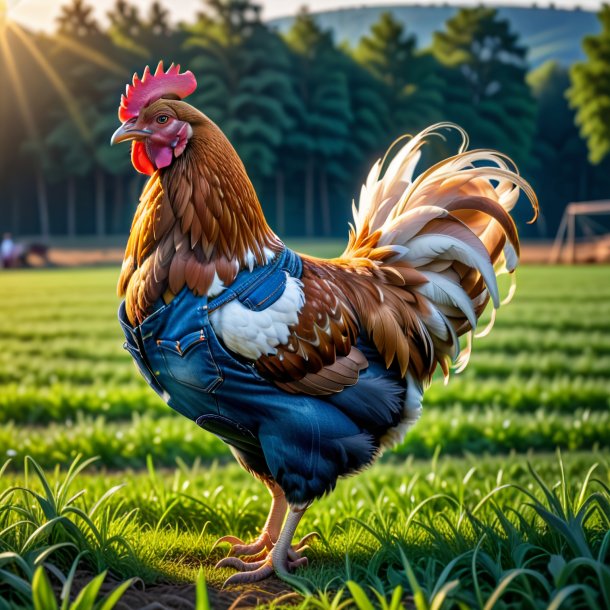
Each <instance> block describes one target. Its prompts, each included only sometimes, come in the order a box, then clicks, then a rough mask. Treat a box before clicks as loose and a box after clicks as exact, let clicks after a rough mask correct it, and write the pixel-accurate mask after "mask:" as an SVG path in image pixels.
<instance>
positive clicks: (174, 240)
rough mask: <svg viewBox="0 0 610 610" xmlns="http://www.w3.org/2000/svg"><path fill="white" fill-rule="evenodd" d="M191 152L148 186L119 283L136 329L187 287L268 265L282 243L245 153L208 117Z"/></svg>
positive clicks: (199, 290) (205, 287) (198, 126)
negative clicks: (239, 152)
mask: <svg viewBox="0 0 610 610" xmlns="http://www.w3.org/2000/svg"><path fill="white" fill-rule="evenodd" d="M191 110H192V112H193V113H196V115H194V117H193V137H192V138H191V140H190V142H189V145H188V147H187V150H186V151H185V152H184V154H183V155H181V156H180V157H179V158H178V159H175V160H174V162H173V164H172V165H171V166H170V167H169V168H168V169H166V170H163V171H161V172H159V171H157V172H155V173H154V174H153V175H152V176H151V178H150V179H149V181H148V183H147V184H146V186H145V187H144V190H143V192H142V196H141V198H140V204H139V206H138V209H137V210H136V214H135V217H134V220H133V223H132V227H131V233H130V236H129V240H128V243H127V247H126V250H125V259H124V262H123V268H122V271H121V277H120V279H119V284H118V292H119V295H120V296H123V295H125V298H126V309H127V315H128V317H129V320H130V322H131V323H132V324H134V325H135V324H139V323H141V322H142V320H143V319H144V318H145V317H146V316H147V315H148V314H149V313H150V312H151V309H152V307H153V306H154V304H155V302H156V301H157V300H158V299H160V298H162V297H163V298H165V299H171V298H172V296H174V295H176V294H178V292H180V290H182V288H183V287H184V286H188V287H189V288H190V289H191V290H193V292H195V294H198V295H204V294H207V293H208V291H209V290H210V288H211V287H212V285H213V284H214V282H215V281H219V282H223V283H224V284H225V285H229V284H230V283H231V282H232V281H233V280H234V278H235V276H236V275H237V273H238V272H239V270H240V269H243V268H244V267H249V266H251V265H253V264H264V263H265V262H266V257H267V256H268V255H272V254H273V253H274V252H277V251H278V250H279V249H280V248H281V247H282V244H281V242H280V241H279V240H278V238H277V237H276V236H275V235H274V234H273V232H272V231H271V229H270V228H269V226H268V225H267V223H266V221H265V218H264V216H263V213H262V210H261V207H260V204H259V202H258V199H257V197H256V193H255V192H254V188H253V187H252V184H251V183H250V180H249V179H248V176H247V174H246V171H245V169H244V167H243V164H242V163H241V161H240V160H239V157H238V156H237V153H236V152H235V150H234V149H233V147H232V146H231V145H230V144H229V142H228V140H227V139H226V138H225V136H224V135H223V134H222V132H221V131H220V130H219V129H218V128H217V127H216V126H215V125H214V124H213V123H212V122H211V121H209V120H208V119H207V118H205V117H204V116H203V115H201V114H200V113H198V112H197V111H195V110H194V109H191Z"/></svg>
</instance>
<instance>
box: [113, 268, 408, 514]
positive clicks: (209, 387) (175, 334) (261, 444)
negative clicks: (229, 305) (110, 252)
mask: <svg viewBox="0 0 610 610" xmlns="http://www.w3.org/2000/svg"><path fill="white" fill-rule="evenodd" d="M281 273H282V275H284V277H285V274H284V272H283V271H282V272H281ZM269 277H270V279H271V281H270V282H269V283H268V285H269V286H270V287H271V288H270V289H269V290H271V291H272V292H273V291H277V279H274V278H273V274H271V275H270V276H269ZM254 284H255V285H253V284H250V286H249V290H248V291H247V293H248V294H249V295H252V294H253V291H252V290H250V288H252V287H253V286H254V291H255V292H256V294H254V297H255V298H254V299H253V301H256V303H258V305H257V306H259V305H260V301H261V300H262V301H264V300H265V299H264V298H263V299H261V296H262V294H263V293H262V292H261V290H262V288H261V284H260V283H254ZM237 292H239V291H237ZM240 296H242V294H237V296H235V297H234V298H239V297H240ZM223 297H224V298H226V295H225V293H223V294H222V295H220V296H219V297H217V299H221V298H223ZM217 299H213V300H212V301H210V302H209V303H208V299H207V297H198V296H195V295H194V294H193V293H192V292H191V291H190V290H189V289H188V288H184V289H183V290H182V291H181V292H180V293H179V294H178V295H177V296H176V297H175V298H174V299H173V300H172V301H171V302H170V303H169V304H167V305H165V304H163V303H160V304H159V306H158V308H157V309H156V310H155V311H154V312H153V313H152V314H151V315H150V316H149V317H147V318H146V319H145V320H144V322H143V323H142V324H141V325H140V326H137V327H135V328H133V327H132V326H131V325H130V324H129V321H128V319H127V317H126V314H125V304H124V303H122V304H121V306H120V308H119V320H120V322H121V325H122V327H123V331H124V334H125V339H126V341H125V345H124V346H125V348H126V349H127V350H128V351H129V352H130V354H131V355H132V356H133V358H134V360H135V362H136V365H137V367H138V368H139V370H140V372H141V373H142V375H143V376H144V378H145V379H146V381H147V382H148V384H149V385H150V386H151V387H152V388H153V389H154V390H155V391H156V392H157V393H158V394H159V395H160V396H161V397H162V398H163V399H164V400H165V401H166V402H167V404H168V405H169V406H170V407H171V408H172V409H175V410H176V411H178V412H179V413H181V414H182V415H184V416H185V417H188V418H189V419H191V420H193V421H195V422H196V423H197V424H198V425H200V426H201V427H202V428H205V429H207V430H209V431H211V432H213V433H214V434H216V435H217V436H219V437H220V438H221V439H222V440H224V441H225V442H226V443H228V444H229V445H230V446H231V447H232V450H233V453H234V454H235V455H236V457H237V458H238V459H239V460H240V461H241V462H242V463H243V464H244V465H246V466H247V467H248V468H250V469H252V470H254V471H255V472H258V473H260V474H263V475H271V476H273V477H274V478H275V480H276V481H278V483H279V484H280V485H281V486H282V488H283V489H284V492H285V493H286V495H287V497H288V499H289V500H290V501H292V502H294V503H298V504H302V503H305V502H308V501H310V500H311V499H313V498H314V497H318V496H320V495H322V494H323V493H325V492H326V491H329V490H330V489H332V488H333V487H334V484H335V482H336V479H337V477H338V476H340V475H343V474H347V473H348V472H351V471H354V470H357V469H359V468H361V467H362V466H363V465H364V464H366V463H368V462H370V461H371V459H372V458H373V456H374V453H375V451H376V446H375V442H374V439H373V436H372V435H371V433H370V431H369V430H368V429H367V428H368V426H367V425H366V421H364V420H362V417H363V416H362V415H361V414H357V413H356V410H358V407H357V405H358V404H361V405H363V406H362V408H361V409H360V410H361V411H362V412H363V413H365V415H364V417H365V419H366V410H367V409H366V406H365V405H366V404H371V401H378V400H379V399H380V396H371V395H369V394H370V393H371V392H377V393H379V391H380V390H379V388H382V387H383V384H379V383H378V382H379V378H378V377H377V376H376V375H377V374H378V373H379V374H383V372H384V369H382V368H380V367H379V366H376V365H375V366H370V367H369V369H370V370H367V371H363V373H362V376H361V381H362V383H360V382H359V383H358V384H357V385H358V386H360V390H361V391H360V392H359V396H358V400H350V398H349V396H348V395H349V394H352V392H353V391H354V390H355V387H354V388H348V389H347V390H346V391H344V392H342V393H341V394H342V395H343V396H342V397H341V401H338V404H337V405H333V404H332V397H328V398H327V397H313V396H306V395H300V394H289V393H287V392H285V391H283V390H280V389H279V388H277V387H276V386H275V385H274V384H273V383H271V382H269V381H268V380H266V379H264V378H262V377H261V376H260V375H259V374H258V372H257V371H256V369H255V368H254V366H253V364H251V363H248V362H243V361H241V360H239V359H238V358H237V357H235V356H233V355H232V354H230V353H229V352H227V350H226V349H225V347H224V346H223V345H222V344H221V342H220V341H219V340H218V338H217V337H216V334H215V333H214V330H213V328H212V326H211V324H210V321H209V316H208V314H209V311H210V308H211V307H213V306H214V305H215V302H216V301H217ZM240 300H241V298H240ZM225 302H226V301H225ZM373 356H374V354H372V356H371V357H373ZM387 374H388V372H387V371H385V375H387ZM390 390H391V391H390V393H389V394H388V396H390V394H391V393H392V392H393V393H394V394H392V396H394V395H395V394H396V387H394V386H392V387H391V388H390ZM390 398H391V397H390ZM381 400H383V397H381ZM388 400H390V399H389V398H388ZM340 403H342V404H340ZM350 404H353V405H354V408H355V410H354V415H357V416H356V417H353V418H352V417H350ZM380 404H381V403H380ZM392 404H393V405H394V406H393V407H392V409H393V410H396V411H397V412H398V411H399V410H400V409H399V407H398V403H397V402H396V401H394V402H393V403H392ZM391 419H394V418H391Z"/></svg>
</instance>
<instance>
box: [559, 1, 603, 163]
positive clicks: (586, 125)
mask: <svg viewBox="0 0 610 610" xmlns="http://www.w3.org/2000/svg"><path fill="white" fill-rule="evenodd" d="M598 18H599V20H600V21H601V24H602V31H601V32H600V33H599V34H598V35H596V36H586V37H585V39H584V40H583V48H584V51H585V53H586V55H587V60H586V61H584V62H580V63H577V64H575V65H574V66H572V69H571V71H570V77H571V81H572V86H571V87H570V89H569V91H568V99H569V100H570V105H571V106H572V108H575V109H576V123H577V124H578V126H579V127H580V134H581V135H582V137H583V138H584V139H585V140H586V141H587V146H588V149H589V159H591V162H592V163H599V162H600V161H602V159H604V158H605V157H606V156H607V155H608V153H610V69H609V66H610V5H608V4H606V5H604V6H602V8H601V10H600V12H599V14H598Z"/></svg>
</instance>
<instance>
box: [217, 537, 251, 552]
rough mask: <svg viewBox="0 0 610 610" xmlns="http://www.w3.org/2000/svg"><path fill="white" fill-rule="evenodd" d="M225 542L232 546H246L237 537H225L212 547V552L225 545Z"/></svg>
mask: <svg viewBox="0 0 610 610" xmlns="http://www.w3.org/2000/svg"><path fill="white" fill-rule="evenodd" d="M225 542H228V543H229V544H231V545H236V544H245V543H244V541H243V540H242V539H241V538H238V537H237V536H223V537H222V538H219V539H218V540H217V541H216V542H215V543H214V544H213V545H212V550H214V549H215V548H216V547H217V546H218V545H219V544H224V543H225Z"/></svg>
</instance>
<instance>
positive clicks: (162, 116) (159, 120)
mask: <svg viewBox="0 0 610 610" xmlns="http://www.w3.org/2000/svg"><path fill="white" fill-rule="evenodd" d="M168 120H169V117H168V116H167V115H166V114H160V115H159V116H158V117H157V123H161V125H163V123H167V121H168Z"/></svg>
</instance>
